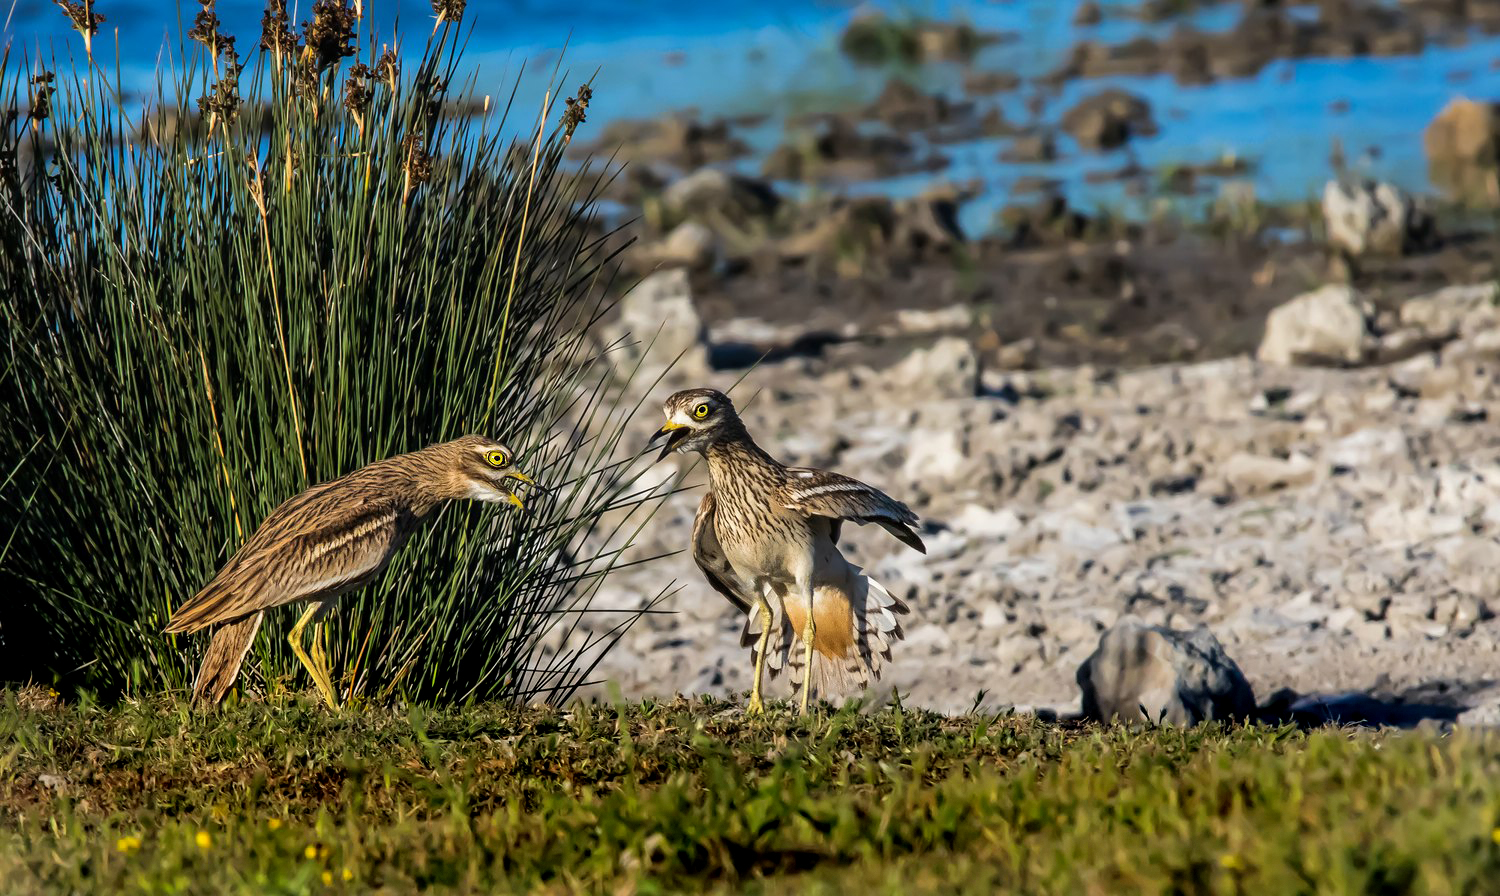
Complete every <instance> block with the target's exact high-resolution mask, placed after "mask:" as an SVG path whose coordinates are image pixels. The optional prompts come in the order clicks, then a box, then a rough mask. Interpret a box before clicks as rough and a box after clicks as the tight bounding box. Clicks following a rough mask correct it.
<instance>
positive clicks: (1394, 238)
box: [1323, 180, 1432, 255]
mask: <svg viewBox="0 0 1500 896" xmlns="http://www.w3.org/2000/svg"><path fill="white" fill-rule="evenodd" d="M1323 220H1324V221H1325V222H1326V224H1327V227H1328V244H1329V246H1330V247H1332V248H1334V249H1341V250H1343V251H1345V252H1347V253H1349V254H1350V255H1364V254H1367V253H1373V254H1382V255H1400V254H1402V253H1404V252H1406V251H1408V250H1409V249H1412V248H1415V247H1417V246H1419V245H1421V244H1422V243H1423V242H1424V241H1425V240H1427V239H1428V238H1429V236H1430V233H1431V228H1432V221H1431V218H1430V217H1429V216H1428V215H1427V214H1426V213H1425V212H1423V211H1422V210H1421V209H1419V208H1418V207H1417V204H1416V202H1415V201H1413V200H1412V198H1411V196H1409V195H1407V193H1405V192H1404V191H1402V190H1401V189H1400V188H1399V187H1395V186H1392V185H1391V184H1386V183H1374V182H1363V183H1342V182H1340V181H1336V180H1331V181H1329V182H1328V183H1327V184H1326V185H1324V187H1323Z"/></svg>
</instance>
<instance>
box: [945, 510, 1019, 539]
mask: <svg viewBox="0 0 1500 896" xmlns="http://www.w3.org/2000/svg"><path fill="white" fill-rule="evenodd" d="M947 522H948V525H949V526H952V527H953V528H954V529H956V530H958V531H959V532H962V533H964V534H965V535H970V536H973V537H976V538H995V539H1005V538H1009V537H1010V536H1012V535H1014V534H1015V533H1017V532H1019V531H1020V530H1021V526H1022V522H1021V518H1020V517H1019V516H1017V515H1016V512H1015V511H1014V510H1011V509H1010V508H1009V507H1000V508H997V509H994V510H991V509H990V508H988V507H981V506H979V505H978V504H968V505H965V506H964V509H963V510H961V511H959V512H958V515H957V516H953V517H950V518H949V519H948V521H947Z"/></svg>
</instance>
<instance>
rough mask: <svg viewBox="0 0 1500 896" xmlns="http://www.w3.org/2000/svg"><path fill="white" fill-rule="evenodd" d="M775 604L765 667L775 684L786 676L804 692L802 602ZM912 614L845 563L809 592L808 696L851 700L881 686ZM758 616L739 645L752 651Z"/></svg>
mask: <svg viewBox="0 0 1500 896" xmlns="http://www.w3.org/2000/svg"><path fill="white" fill-rule="evenodd" d="M779 596H780V600H776V599H773V600H772V601H771V606H772V618H771V639H770V641H769V642H768V643H767V645H766V667H767V668H768V669H770V671H771V676H772V677H773V678H774V677H775V676H776V675H778V674H779V673H780V672H781V671H782V670H784V669H785V670H788V671H789V673H790V677H791V681H792V686H793V687H794V688H800V687H801V686H802V676H803V666H804V663H805V659H806V649H805V647H804V645H803V642H802V631H803V626H804V625H805V624H806V620H807V611H806V607H805V604H806V601H804V600H799V599H798V597H797V596H796V595H795V594H793V593H791V591H790V590H785V591H782V592H781V593H780V595H779ZM909 612H910V608H909V607H907V606H906V604H904V603H902V602H901V601H900V600H899V599H897V598H896V596H895V595H893V594H891V593H890V591H888V590H886V588H885V586H883V585H881V584H880V583H879V582H877V581H875V580H874V579H871V578H870V577H869V576H867V575H865V574H864V571H863V570H862V569H861V568H860V567H858V566H855V565H854V564H852V563H846V564H845V567H844V570H843V573H842V574H841V575H839V574H834V575H831V576H825V577H823V579H822V580H821V581H819V583H818V584H817V585H816V586H815V587H814V589H813V613H814V619H815V621H816V626H815V628H814V632H813V671H812V690H813V691H814V692H815V693H816V694H817V695H818V696H819V697H823V698H831V697H834V696H839V695H844V696H847V695H850V694H853V693H856V692H858V691H862V690H864V689H865V688H867V687H869V686H870V685H871V684H873V683H874V682H876V681H878V680H880V671H881V668H882V667H883V666H884V664H885V663H886V662H889V661H890V658H891V645H892V644H895V643H896V642H897V641H900V640H901V639H902V638H904V637H905V636H906V635H905V632H903V631H902V629H901V617H902V616H903V615H905V614H906V613H909ZM758 617H759V614H758V613H755V612H752V613H751V614H750V618H749V619H748V620H747V621H746V625H745V631H744V634H743V635H742V637H741V643H742V644H744V645H746V646H750V647H752V648H753V647H754V645H755V643H756V640H757V636H758V635H759V632H760V623H759V618H758Z"/></svg>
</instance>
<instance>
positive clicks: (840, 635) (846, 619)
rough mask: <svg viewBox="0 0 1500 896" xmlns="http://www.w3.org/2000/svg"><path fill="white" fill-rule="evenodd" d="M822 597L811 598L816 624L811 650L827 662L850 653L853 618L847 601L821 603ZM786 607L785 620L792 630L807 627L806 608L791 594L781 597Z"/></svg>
mask: <svg viewBox="0 0 1500 896" xmlns="http://www.w3.org/2000/svg"><path fill="white" fill-rule="evenodd" d="M822 598H823V595H818V596H817V597H815V598H814V599H813V616H814V621H815V622H816V623H817V625H816V628H815V630H814V632H813V650H816V651H817V652H818V653H820V654H822V655H823V656H824V657H825V658H827V659H830V660H842V659H844V658H845V657H848V656H850V655H851V654H852V653H853V652H854V615H853V613H851V612H850V609H851V608H850V606H849V602H848V601H847V600H825V599H822ZM782 601H783V603H784V605H785V607H786V619H787V622H789V623H791V626H792V631H794V632H800V631H802V630H803V629H805V628H807V607H806V605H805V603H804V602H803V601H802V600H801V599H800V598H797V597H796V596H794V595H792V594H787V595H785V596H783V597H782Z"/></svg>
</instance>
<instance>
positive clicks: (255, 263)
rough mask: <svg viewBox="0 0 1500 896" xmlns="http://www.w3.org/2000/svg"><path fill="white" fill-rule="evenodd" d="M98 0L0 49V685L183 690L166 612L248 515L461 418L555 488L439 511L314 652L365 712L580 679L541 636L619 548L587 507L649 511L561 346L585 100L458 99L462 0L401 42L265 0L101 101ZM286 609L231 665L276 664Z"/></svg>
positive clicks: (584, 323) (213, 562) (264, 678)
mask: <svg viewBox="0 0 1500 896" xmlns="http://www.w3.org/2000/svg"><path fill="white" fill-rule="evenodd" d="M95 5H99V6H103V5H104V4H89V3H82V4H71V5H69V6H68V8H67V11H68V14H69V15H70V16H71V17H72V18H73V20H74V22H75V24H76V25H77V27H78V29H79V31H80V34H82V35H83V38H84V41H85V46H84V49H85V53H84V61H83V62H81V63H80V67H79V68H77V69H75V70H70V71H64V70H60V69H59V68H58V67H57V66H56V65H55V64H52V65H47V66H43V65H42V63H41V61H39V60H32V61H31V62H30V63H29V64H24V63H23V64H21V65H14V64H12V63H13V62H15V60H13V59H11V58H10V54H9V51H8V50H7V51H6V54H5V59H4V60H3V62H0V349H3V357H0V415H3V419H4V425H3V426H0V474H3V475H0V591H3V592H4V593H5V594H6V598H5V599H4V600H3V601H0V679H9V680H16V679H22V680H24V679H33V680H41V681H43V682H61V683H65V684H68V685H73V686H78V685H81V686H86V687H88V688H91V689H94V690H96V691H99V692H102V693H119V692H122V691H129V690H132V689H142V688H156V687H163V686H165V687H181V686H184V685H185V684H186V683H187V682H188V681H189V680H190V677H191V674H192V670H193V667H194V664H195V662H196V658H197V655H198V650H200V649H201V639H196V638H182V637H176V638H167V637H164V636H162V635H160V634H159V632H160V629H161V626H162V624H163V623H164V622H165V620H166V619H167V618H168V616H169V615H170V613H171V611H172V609H173V608H174V607H176V606H177V605H178V604H180V603H181V602H182V601H184V600H186V599H187V598H188V597H189V596H191V595H192V594H193V593H194V592H195V591H196V590H197V589H198V588H199V587H200V586H201V585H202V584H203V583H204V582H205V581H207V579H208V578H209V577H210V576H211V575H212V574H213V572H214V571H215V570H216V569H217V568H218V566H219V565H220V564H222V563H223V561H224V560H225V559H226V558H227V557H228V556H229V554H231V553H232V552H233V551H234V549H235V548H236V547H237V546H238V545H239V544H240V543H241V542H242V541H243V539H244V538H246V537H247V536H248V535H249V534H250V532H251V531H253V529H254V527H255V526H256V525H257V524H258V523H259V521H260V520H261V519H263V518H264V517H265V515H266V514H267V513H268V512H269V511H270V510H271V509H272V508H273V507H274V506H275V505H276V504H277V503H279V502H280V501H282V500H284V499H285V498H287V497H290V496H291V495H293V494H296V493H297V492H299V491H301V490H302V489H304V488H306V487H307V486H309V485H312V484H314V483H316V482H319V481H322V480H326V479H329V478H332V477H334V476H337V475H340V474H342V473H344V472H347V471H349V470H351V469H353V468H355V467H358V466H360V465H362V464H364V463H367V462H369V461H371V460H374V459H377V458H380V457H385V456H388V455H391V454H396V453H399V452H402V451H408V450H412V449H415V448H419V447H421V446H423V445H425V444H428V443H431V442H436V441H440V440H443V439H446V438H450V437H454V436H457V435H460V434H462V433H464V432H471V431H480V432H486V433H489V434H493V435H497V436H501V437H503V438H504V439H506V440H507V441H509V442H510V443H511V444H512V446H513V447H515V448H517V449H518V451H519V453H520V462H521V463H522V465H523V466H524V467H525V469H527V470H529V471H532V472H533V473H534V474H535V475H537V476H538V477H539V478H541V479H543V480H544V482H545V483H546V484H547V485H549V486H551V491H550V493H549V494H548V495H547V497H545V498H539V499H537V500H535V501H533V502H531V504H532V510H531V512H530V513H526V514H517V513H506V512H503V511H497V510H495V509H489V508H479V507H471V506H454V507H452V508H450V509H448V510H447V511H445V512H444V515H443V518H441V519H439V520H438V521H437V522H436V524H435V525H432V526H429V527H428V528H427V529H426V530H424V532H423V533H422V534H421V535H419V536H418V537H417V538H415V539H414V540H413V542H412V543H411V544H410V545H409V546H408V548H407V549H406V551H405V552H404V553H402V554H401V555H400V556H399V557H398V558H397V560H396V561H395V563H394V564H393V565H392V567H391V569H390V570H389V571H388V573H387V574H386V575H385V576H384V577H383V578H382V579H381V581H380V583H379V584H378V585H376V586H374V587H371V588H368V589H366V590H365V591H363V592H360V593H357V594H354V595H351V596H349V597H347V598H346V599H345V601H344V603H343V606H342V607H341V609H340V611H339V613H338V614H337V615H336V616H335V617H334V620H333V629H334V632H335V635H334V638H333V643H332V644H331V645H330V655H331V659H332V664H333V666H334V668H335V669H336V670H342V671H343V673H344V678H343V681H342V682H341V683H340V686H341V687H342V688H344V689H345V690H346V691H347V693H349V694H351V695H361V694H362V695H365V696H366V697H370V698H377V697H379V696H381V695H387V694H393V693H394V694H401V695H405V696H407V697H410V698H415V699H435V700H440V699H462V698H467V697H471V696H480V697H484V696H513V697H529V696H533V695H538V694H545V695H550V696H556V697H561V696H565V695H566V694H567V693H569V692H570V690H571V689H572V688H574V687H576V685H577V684H578V683H579V682H580V681H581V680H582V679H583V677H584V676H585V675H586V674H587V672H588V667H587V665H586V664H585V665H583V666H580V665H578V663H577V662H576V661H577V660H578V654H576V653H573V652H568V651H564V652H562V653H557V652H549V651H544V650H543V649H542V647H541V643H542V642H541V639H542V638H543V637H544V636H547V635H548V633H549V632H550V633H551V636H552V639H553V641H554V642H555V641H557V640H561V639H559V638H558V637H557V635H558V632H557V631H556V630H555V626H558V625H571V624H573V623H572V622H568V621H567V620H573V621H574V622H576V620H577V618H578V617H577V615H576V613H574V612H572V611H576V610H578V609H580V608H581V607H582V606H583V605H584V602H586V601H587V600H588V598H589V597H590V595H591V594H592V593H593V592H594V591H595V589H597V587H598V585H599V583H600V582H601V580H602V578H603V576H604V575H605V574H606V573H607V572H608V570H609V569H610V567H611V566H612V565H613V563H614V562H615V558H616V556H617V555H616V554H614V553H611V552H610V550H611V549H610V547H609V545H612V544H617V543H618V541H619V540H620V539H615V540H613V541H611V540H610V539H609V538H607V537H604V536H605V535H607V534H608V533H602V532H601V531H600V528H601V526H603V525H604V523H605V521H606V520H607V521H608V524H609V525H610V526H617V527H618V526H624V527H629V526H634V525H637V524H638V523H639V522H640V521H641V519H642V517H643V515H644V514H648V513H650V512H651V511H652V510H653V509H654V507H655V503H654V501H655V496H654V495H646V494H642V493H637V492H636V490H635V489H634V486H633V484H632V482H631V481H630V480H628V479H627V478H625V477H624V476H623V475H622V474H621V473H620V472H619V471H620V470H621V469H623V468H622V467H620V466H618V458H617V457H616V455H617V453H619V452H617V449H618V448H619V447H620V446H619V444H618V442H619V438H620V436H621V435H622V427H623V421H624V416H623V414H624V412H623V411H622V410H617V408H619V407H620V405H621V402H620V401H619V398H620V395H619V389H621V388H623V387H620V386H611V385H608V384H609V383H610V382H613V381H615V380H614V379H613V378H609V377H606V376H604V374H603V371H602V370H601V369H600V365H599V364H598V358H596V357H593V355H592V353H593V351H594V350H593V349H592V348H591V345H592V344H593V343H592V342H591V340H590V339H589V338H588V337H589V331H590V328H591V326H592V324H593V323H594V322H595V321H596V320H597V319H598V317H599V314H600V312H601V311H602V308H601V305H600V302H601V299H600V296H601V295H602V290H601V289H600V286H601V280H602V278H607V275H608V272H609V270H610V265H609V262H610V258H609V257H608V256H607V255H606V254H605V250H603V249H602V248H601V247H602V245H603V241H602V239H601V236H602V234H601V233H600V230H599V228H598V227H597V226H596V225H595V218H594V214H593V198H594V191H595V190H596V189H597V188H598V186H599V184H598V182H597V180H591V179H590V178H589V177H587V176H584V177H579V176H577V172H570V171H565V170H562V169H560V167H559V166H560V161H561V157H562V152H563V148H564V145H565V144H566V142H567V140H568V138H569V137H570V136H571V134H572V132H573V129H574V128H576V127H577V126H578V124H579V123H580V122H581V121H582V115H581V111H582V107H584V106H586V105H587V102H588V97H589V88H587V87H585V88H583V89H582V90H581V91H580V94H579V96H577V97H575V101H574V102H573V103H571V104H568V107H567V108H568V109H569V110H577V111H576V112H574V111H570V112H569V114H568V115H566V116H564V115H561V114H560V113H561V111H562V109H561V107H560V105H559V106H558V107H557V108H543V110H542V111H541V113H540V114H539V115H538V116H537V117H536V118H535V119H533V118H532V115H531V114H530V113H526V114H521V113H515V114H512V113H514V112H515V110H513V109H512V108H511V107H510V104H509V102H506V103H505V104H503V105H502V104H494V103H491V102H490V101H489V99H488V98H487V97H486V98H484V99H483V100H476V99H475V98H474V97H475V95H476V91H475V90H474V89H473V83H472V81H464V80H463V79H462V77H461V69H460V66H459V61H460V51H459V47H460V44H461V40H460V34H459V30H460V28H461V27H462V26H461V22H460V16H461V15H462V13H463V9H462V7H463V4H462V3H455V2H445V3H440V4H435V12H437V13H438V14H439V16H438V22H437V26H436V27H435V29H434V30H433V32H432V34H431V36H430V37H426V41H427V42H426V46H425V49H424V51H423V52H422V53H421V55H420V58H414V57H411V56H407V57H405V58H403V57H402V56H401V55H400V54H399V53H398V52H397V51H395V50H392V49H389V48H388V47H399V46H400V44H399V42H397V41H396V40H395V39H394V36H392V37H390V38H388V43H381V42H379V41H378V40H377V39H376V36H375V35H373V34H371V33H369V30H368V27H369V26H368V25H367V23H366V21H365V20H364V19H362V17H361V15H360V14H359V11H358V6H357V4H356V5H351V4H349V3H347V2H344V0H317V2H315V3H313V4H312V6H311V10H310V17H309V18H308V19H307V21H305V22H303V23H302V24H301V27H300V29H298V28H295V27H294V26H293V24H292V21H291V18H290V16H289V15H288V13H287V9H286V5H285V3H284V2H282V0H271V2H270V3H268V5H267V8H266V12H265V17H264V20H263V23H262V25H263V27H262V34H261V35H260V37H259V41H258V43H257V44H256V46H255V47H254V48H253V49H251V50H250V51H249V52H248V53H246V54H244V56H243V57H242V55H241V52H240V50H239V48H238V47H237V45H236V42H235V39H234V37H233V36H231V35H226V34H223V33H221V31H220V24H219V21H218V18H217V16H216V15H215V14H214V10H213V4H212V2H211V0H210V2H205V3H203V8H202V10H201V12H200V13H199V15H198V16H197V19H196V20H195V22H194V24H193V28H192V30H191V31H190V32H189V33H188V35H187V36H188V37H189V38H190V42H188V43H186V44H185V45H184V46H183V48H182V57H181V58H182V60H183V62H182V66H181V68H180V69H179V70H177V71H175V72H174V73H172V74H171V75H168V76H164V77H163V78H162V79H161V80H160V81H159V82H158V83H157V85H156V88H155V90H154V91H153V92H150V93H151V95H150V96H149V97H148V101H147V102H146V103H145V104H144V106H143V107H142V108H139V109H127V107H126V103H127V100H126V99H125V97H126V96H128V95H129V94H128V93H127V92H126V91H124V90H123V89H122V87H123V86H124V85H120V84H118V83H115V80H116V79H112V78H111V77H110V76H109V74H108V73H107V72H106V70H105V69H104V67H103V66H101V65H100V64H99V62H98V60H97V58H96V57H97V56H98V55H99V49H100V47H99V43H98V41H97V40H94V39H93V38H94V36H95V32H96V30H97V28H98V21H99V18H100V17H99V15H98V13H97V11H95V9H94V8H93V7H94V6H95ZM74 7H76V8H74ZM438 7H441V8H438ZM424 37H425V35H424ZM539 99H540V98H539ZM507 117H510V118H520V119H522V120H523V122H522V123H523V124H525V125H526V128H527V131H528V132H529V133H530V134H531V135H532V136H531V138H530V140H529V143H527V145H526V146H525V147H524V150H525V151H524V152H520V151H513V149H514V147H513V146H512V139H513V138H512V137H511V136H510V135H509V132H508V130H507V127H506V123H505V122H506V120H507ZM631 441H632V442H633V441H634V440H633V439H632V440H631ZM631 447H633V446H631ZM632 511H635V513H634V515H632ZM624 531H628V529H627V530H624ZM601 545H604V547H601ZM293 615H295V614H293V613H281V614H272V617H271V618H270V619H269V620H268V622H269V624H268V625H267V626H265V627H263V629H262V633H261V636H260V638H259V640H258V642H257V644H256V647H255V648H254V650H253V652H252V655H251V659H250V661H249V663H247V669H248V670H249V673H250V677H251V679H252V681H256V682H259V683H262V684H267V683H274V682H276V681H278V680H281V679H282V678H284V677H286V676H289V675H291V674H292V672H293V670H294V669H295V668H296V667H295V665H294V664H293V662H292V659H291V657H290V654H289V652H288V651H287V648H286V645H285V642H284V638H283V637H281V635H282V634H283V633H284V631H285V629H286V627H287V626H288V625H289V624H290V622H291V617H292V616H293ZM282 617H284V618H282ZM630 618H631V617H630V616H629V615H628V614H627V615H626V616H623V617H621V619H622V621H625V622H628V621H629V619H630ZM600 637H602V638H603V639H604V640H603V642H602V643H601V642H600V641H599V640H598V639H595V641H593V642H592V643H591V644H589V645H588V646H589V649H590V650H591V651H592V653H591V654H590V655H591V656H595V657H597V655H598V653H599V650H600V649H602V648H603V647H607V646H608V643H609V636H608V635H604V636H600ZM570 643H575V644H576V643H577V642H576V641H572V642H570Z"/></svg>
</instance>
